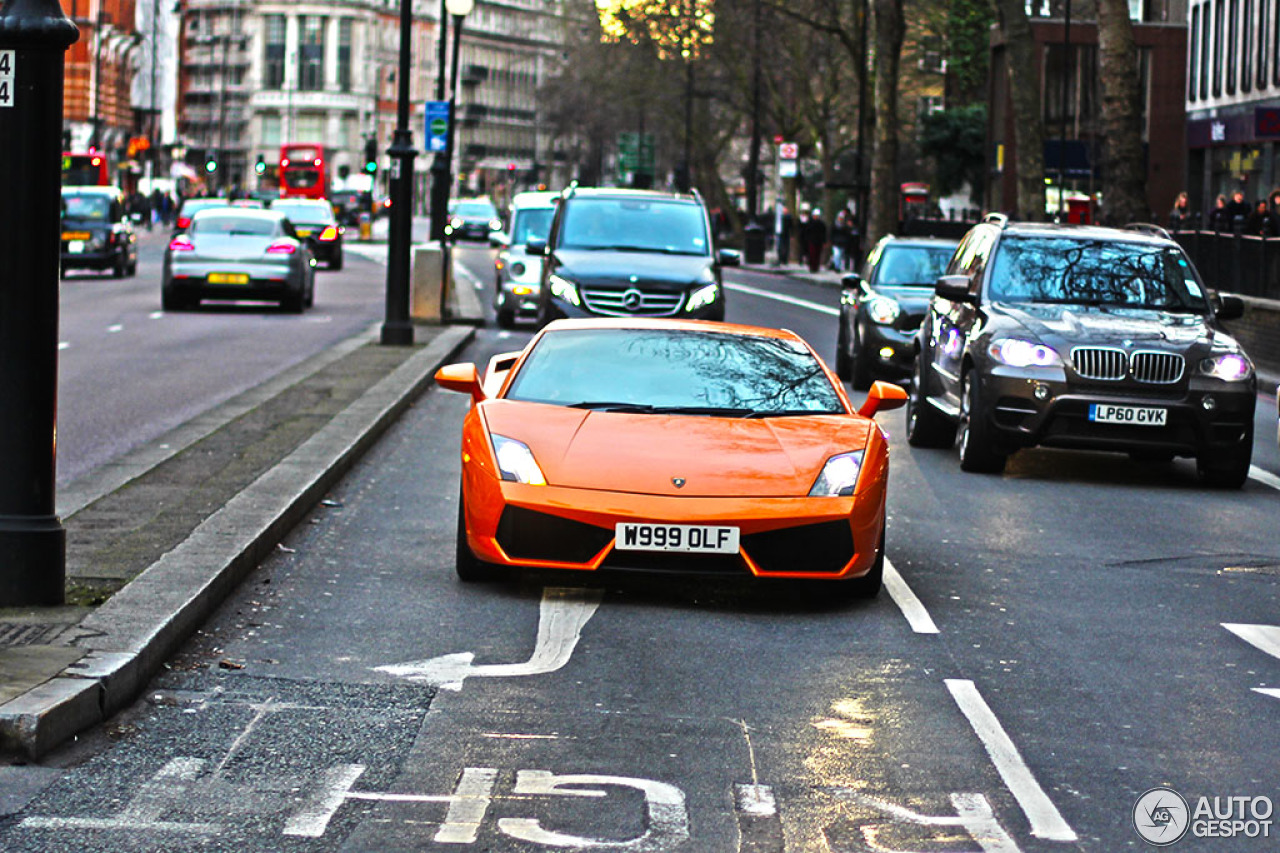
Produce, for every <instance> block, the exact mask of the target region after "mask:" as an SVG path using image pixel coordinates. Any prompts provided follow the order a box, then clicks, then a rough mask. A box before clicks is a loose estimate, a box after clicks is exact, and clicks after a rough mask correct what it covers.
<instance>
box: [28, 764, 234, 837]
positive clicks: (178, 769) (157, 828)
mask: <svg viewBox="0 0 1280 853" xmlns="http://www.w3.org/2000/svg"><path fill="white" fill-rule="evenodd" d="M203 768H204V759H201V758H174V759H172V760H170V761H169V763H167V764H166V765H165V766H164V767H162V768H161V769H160V772H159V773H157V774H156V775H155V776H153V777H151V778H150V779H149V780H147V781H146V782H144V783H143V784H142V786H141V787H140V788H138V793H136V794H134V795H133V799H131V800H130V801H129V804H128V805H127V806H125V807H124V809H123V810H122V811H120V813H119V814H117V815H116V816H115V817H109V818H91V817H29V818H27V819H25V820H24V821H22V823H20V824H19V826H21V827H22V828H24V829H95V830H126V831H131V832H136V831H139V830H141V831H143V832H183V833H195V834H198V835H213V834H217V833H220V832H222V827H221V826H219V825H218V824H216V823H175V822H172V821H165V820H160V815H162V814H164V813H165V812H166V811H168V810H169V809H171V808H172V807H173V806H174V804H175V803H177V802H179V801H181V800H182V799H183V798H184V796H185V795H186V793H187V789H188V788H190V787H191V783H192V782H194V781H195V780H196V778H197V777H198V776H199V775H200V771H201V770H202V769H203Z"/></svg>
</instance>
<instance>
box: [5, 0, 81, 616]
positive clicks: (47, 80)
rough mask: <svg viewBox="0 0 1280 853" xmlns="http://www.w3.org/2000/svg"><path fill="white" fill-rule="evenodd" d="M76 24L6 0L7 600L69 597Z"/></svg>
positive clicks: (42, 1)
mask: <svg viewBox="0 0 1280 853" xmlns="http://www.w3.org/2000/svg"><path fill="white" fill-rule="evenodd" d="M79 36H80V32H79V30H78V29H76V26H75V24H73V23H72V22H71V19H70V18H68V17H67V16H66V15H65V14H63V12H62V7H61V6H60V5H59V4H58V2H57V0H5V2H4V4H3V8H0V199H4V204H3V205H0V258H4V259H5V263H6V269H5V271H4V273H3V274H0V606H7V607H16V606H27V605H56V604H61V603H62V602H63V600H64V593H63V587H64V585H65V582H66V571H67V561H66V550H67V537H66V531H65V530H64V529H63V527H62V523H61V522H60V521H59V520H58V517H57V514H56V512H55V509H54V489H55V486H54V483H55V463H56V458H57V399H58V266H59V264H60V262H61V257H60V255H61V238H60V233H59V225H60V220H61V205H62V196H61V189H60V187H61V183H62V154H61V152H62V84H63V80H62V63H63V56H64V54H65V53H66V51H67V48H68V47H70V46H71V44H72V43H73V42H75V40H76V39H77V38H79Z"/></svg>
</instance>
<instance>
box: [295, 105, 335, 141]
mask: <svg viewBox="0 0 1280 853" xmlns="http://www.w3.org/2000/svg"><path fill="white" fill-rule="evenodd" d="M325 118H326V116H325V114H324V113H317V112H299V113H298V130H297V132H296V133H295V134H294V135H293V138H294V139H295V140H302V141H304V142H321V141H323V140H325V139H326V138H327V136H326V134H325Z"/></svg>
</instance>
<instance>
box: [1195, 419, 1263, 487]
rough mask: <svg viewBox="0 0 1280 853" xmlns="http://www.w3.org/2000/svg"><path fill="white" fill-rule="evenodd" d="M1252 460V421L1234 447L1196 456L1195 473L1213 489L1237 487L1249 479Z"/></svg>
mask: <svg viewBox="0 0 1280 853" xmlns="http://www.w3.org/2000/svg"><path fill="white" fill-rule="evenodd" d="M1252 462H1253V423H1252V421H1251V422H1250V423H1249V425H1248V427H1247V428H1246V429H1245V432H1244V437H1243V438H1242V439H1241V440H1240V443H1239V444H1237V445H1236V446H1235V447H1232V448H1229V449H1227V450H1221V451H1218V452H1217V453H1213V452H1205V453H1202V454H1200V455H1199V456H1197V457H1196V473H1197V474H1198V475H1199V477H1200V481H1201V482H1202V483H1204V484H1205V485H1206V486H1210V487H1212V488H1215V489H1238V488H1240V487H1241V486H1243V485H1244V483H1245V480H1248V479H1249V466H1250V465H1251V464H1252Z"/></svg>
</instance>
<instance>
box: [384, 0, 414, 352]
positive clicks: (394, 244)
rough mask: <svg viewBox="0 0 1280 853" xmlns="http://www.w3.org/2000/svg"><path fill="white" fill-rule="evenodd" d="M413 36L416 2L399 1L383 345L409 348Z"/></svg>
mask: <svg viewBox="0 0 1280 853" xmlns="http://www.w3.org/2000/svg"><path fill="white" fill-rule="evenodd" d="M412 36H413V0H400V64H399V70H398V71H397V73H396V88H397V90H398V91H397V102H396V129H395V133H394V134H392V136H391V147H390V148H388V149H387V153H388V154H390V155H391V169H390V181H389V189H390V195H391V227H390V231H389V232H388V234H387V316H386V320H385V321H384V322H383V324H382V343H383V344H386V345H389V346H409V345H411V344H412V343H413V324H412V323H411V322H410V321H409V244H410V242H411V241H412V236H413V235H412V233H411V232H412V229H413V158H414V157H416V156H417V155H418V152H417V151H416V150H414V147H413V133H412V132H411V131H410V130H409V66H410V59H411V56H410V54H411V43H412Z"/></svg>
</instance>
